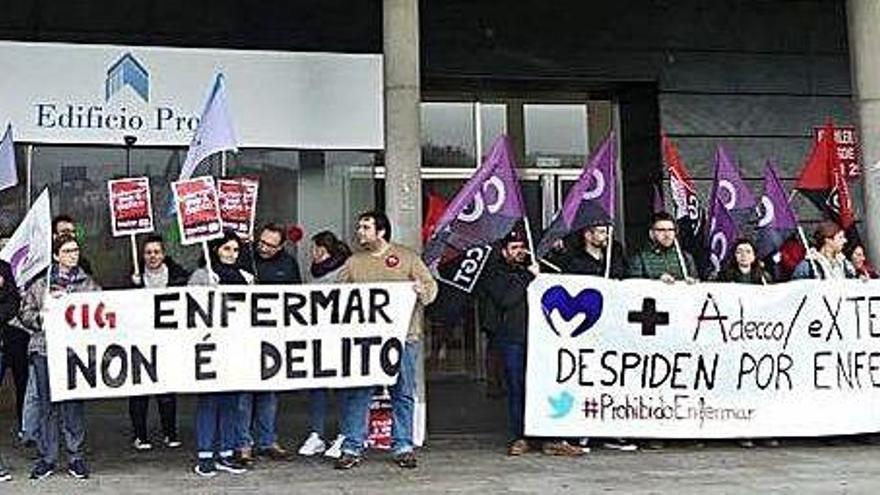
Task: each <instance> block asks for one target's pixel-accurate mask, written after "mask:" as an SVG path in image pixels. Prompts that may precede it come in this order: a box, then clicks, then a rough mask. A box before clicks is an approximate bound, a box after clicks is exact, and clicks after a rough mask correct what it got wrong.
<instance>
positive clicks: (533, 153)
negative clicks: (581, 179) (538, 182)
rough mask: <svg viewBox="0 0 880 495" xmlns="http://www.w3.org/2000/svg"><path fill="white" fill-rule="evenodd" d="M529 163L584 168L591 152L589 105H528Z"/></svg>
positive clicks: (526, 140)
mask: <svg viewBox="0 0 880 495" xmlns="http://www.w3.org/2000/svg"><path fill="white" fill-rule="evenodd" d="M523 118H524V119H525V137H526V139H525V142H526V162H527V163H528V164H529V166H538V167H580V166H581V165H583V162H584V159H585V158H586V151H587V106H586V105H585V104H526V105H523Z"/></svg>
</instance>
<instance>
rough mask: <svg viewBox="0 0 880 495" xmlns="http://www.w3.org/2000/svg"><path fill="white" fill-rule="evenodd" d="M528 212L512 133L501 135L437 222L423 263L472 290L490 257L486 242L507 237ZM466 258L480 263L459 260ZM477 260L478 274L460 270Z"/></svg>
mask: <svg viewBox="0 0 880 495" xmlns="http://www.w3.org/2000/svg"><path fill="white" fill-rule="evenodd" d="M524 216H525V206H524V203H523V199H522V191H521V190H520V186H519V181H518V180H517V177H516V166H515V164H514V159H513V152H512V150H511V146H510V138H509V137H507V136H505V135H502V136H500V137H499V138H498V139H496V140H495V143H494V144H493V145H492V149H491V150H490V151H489V154H488V155H487V156H486V159H485V160H484V161H483V164H482V165H480V168H479V169H477V171H476V173H475V174H474V175H473V177H471V179H470V180H469V181H467V183H465V185H464V186H462V188H461V189H460V190H459V191H458V194H456V195H455V197H454V198H452V201H450V202H449V205H448V206H447V207H446V211H444V212H443V216H442V217H440V219H439V220H438V221H437V227H436V228H435V229H434V235H433V236H432V237H431V239H430V240H429V241H428V244H427V245H426V246H425V252H424V254H423V258H424V260H425V263H426V264H427V265H428V266H429V267H431V268H432V269H433V270H434V271H435V273H436V274H438V278H440V279H441V280H444V281H447V282H449V283H450V284H452V285H455V286H456V287H459V288H461V289H462V290H465V291H466V292H470V290H471V289H472V288H473V285H474V284H475V283H476V279H477V278H478V277H479V271H481V270H482V266H483V265H484V264H485V262H486V258H487V256H488V248H487V247H486V246H487V245H488V244H491V243H493V242H495V241H497V240H498V239H501V238H502V237H504V236H506V235H507V234H508V233H509V232H510V230H511V229H512V228H513V226H514V225H515V224H516V222H518V221H521V220H522V219H523V217H524ZM477 257H478V258H479V259H478V260H477V259H476V258H477ZM462 259H466V260H473V261H477V263H476V264H474V263H459V262H460V261H462ZM476 265H479V270H476V273H467V274H462V270H464V269H466V268H469V267H473V266H476ZM465 279H466V280H467V282H466V283H462V284H458V283H453V282H452V280H454V281H461V280H465Z"/></svg>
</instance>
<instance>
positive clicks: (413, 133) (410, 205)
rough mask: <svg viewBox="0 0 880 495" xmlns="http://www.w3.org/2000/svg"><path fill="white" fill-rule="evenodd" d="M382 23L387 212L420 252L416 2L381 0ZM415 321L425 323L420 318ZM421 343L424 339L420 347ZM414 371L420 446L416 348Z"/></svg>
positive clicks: (421, 405) (421, 377)
mask: <svg viewBox="0 0 880 495" xmlns="http://www.w3.org/2000/svg"><path fill="white" fill-rule="evenodd" d="M382 26H383V36H384V39H383V53H384V67H385V213H386V214H387V215H388V218H389V220H391V225H392V227H393V229H392V230H393V234H394V240H396V241H397V242H400V243H402V244H405V245H407V246H409V247H412V248H415V249H417V250H419V251H421V227H422V180H421V163H422V160H421V158H422V155H421V146H420V143H419V139H420V136H421V133H420V131H419V102H420V101H421V90H420V85H419V2H418V0H384V1H383V8H382ZM419 323H420V324H422V325H424V320H422V321H420V322H419ZM423 340H424V339H423ZM425 347H426V346H425V344H424V342H423V344H422V346H421V348H422V350H424V349H425ZM416 370H417V372H416V374H417V383H418V398H417V399H416V404H415V425H414V431H413V433H414V437H415V438H414V440H415V442H416V444H420V443H421V441H422V439H423V438H424V433H425V425H426V424H427V420H426V418H427V408H426V402H425V359H424V352H419V358H418V363H417V365H416Z"/></svg>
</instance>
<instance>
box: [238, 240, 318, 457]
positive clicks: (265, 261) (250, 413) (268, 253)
mask: <svg viewBox="0 0 880 495" xmlns="http://www.w3.org/2000/svg"><path fill="white" fill-rule="evenodd" d="M253 251H254V249H253V248H252V249H251V259H250V260H245V261H244V263H248V262H250V264H251V265H252V268H251V267H247V268H246V269H253V270H254V272H255V275H256V280H257V283H258V284H300V283H302V277H301V276H300V271H299V265H298V264H297V262H296V259H294V257H293V256H291V255H290V254H288V253H287V252H286V251H285V250H284V228H283V227H281V226H280V225H277V224H273V223H270V224H266V225H264V226H263V227H262V228H261V229H260V233H259V236H258V237H257V242H256V250H255V251H256V253H255V254H256V255H255V256H254V253H253ZM247 256H248V255H247V254H245V257H247ZM238 408H239V416H238V417H239V424H238V428H237V437H238V449H239V450H238V456H239V459H240V460H241V461H242V462H245V463H250V462H253V460H254V459H253V453H254V448H253V447H256V453H257V455H262V456H266V457H269V458H270V459H274V460H288V459H290V453H289V452H288V451H287V450H286V449H284V448H283V447H282V446H281V445H280V444H279V443H278V439H277V428H276V426H275V418H276V416H277V411H278V398H277V396H276V394H275V392H244V393H241V394H240V395H239V399H238ZM252 423H253V425H252ZM251 426H253V428H254V434H251Z"/></svg>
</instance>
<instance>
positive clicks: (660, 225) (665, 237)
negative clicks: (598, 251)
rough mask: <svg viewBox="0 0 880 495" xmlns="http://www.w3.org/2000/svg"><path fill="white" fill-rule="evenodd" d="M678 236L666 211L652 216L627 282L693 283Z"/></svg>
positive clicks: (653, 443) (657, 444) (655, 446)
mask: <svg viewBox="0 0 880 495" xmlns="http://www.w3.org/2000/svg"><path fill="white" fill-rule="evenodd" d="M677 235H678V232H677V230H676V228H675V220H674V219H673V218H672V215H670V214H669V213H667V212H665V211H659V212H657V213H654V214H653V215H652V216H651V228H650V229H649V230H648V239H649V240H650V244H649V245H648V246H647V247H645V248H644V249H643V250H642V251H640V252H639V253H638V254H636V255H635V256H633V257H632V258H631V259H630V261H629V276H630V278H647V279H652V280H660V281H662V282H664V283H667V284H673V283H675V281H676V280H684V281H685V282H687V283H694V282H696V278H695V277H696V275H697V268H696V265H695V264H694V258H693V256H691V255H690V253H688V252H685V251H682V250H681V248H680V247H679V246H678V245H677V242H676V241H677V237H676V236H677ZM682 265H684V266H683V267H682ZM682 268H684V271H682ZM664 446H665V444H664V442H663V441H662V440H656V439H655V440H649V441H648V442H647V443H646V444H645V448H647V449H649V450H659V449H662V448H663V447H664ZM696 446H697V447H700V446H702V443H700V442H698V443H697V444H696Z"/></svg>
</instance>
